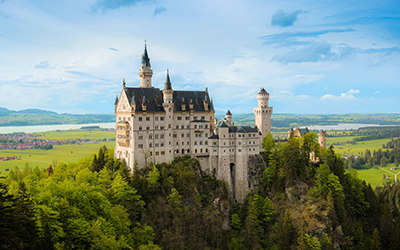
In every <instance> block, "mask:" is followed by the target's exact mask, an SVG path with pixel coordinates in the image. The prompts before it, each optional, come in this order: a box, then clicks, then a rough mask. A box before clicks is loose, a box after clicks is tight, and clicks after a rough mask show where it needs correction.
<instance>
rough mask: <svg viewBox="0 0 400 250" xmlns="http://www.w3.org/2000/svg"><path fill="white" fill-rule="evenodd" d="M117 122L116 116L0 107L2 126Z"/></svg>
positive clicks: (0, 124)
mask: <svg viewBox="0 0 400 250" xmlns="http://www.w3.org/2000/svg"><path fill="white" fill-rule="evenodd" d="M95 122H115V116H114V114H67V113H63V114H58V113H56V112H54V111H48V110H41V109H24V110H19V111H16V110H9V109H7V108H2V107H0V126H29V125H50V124H82V123H95Z"/></svg>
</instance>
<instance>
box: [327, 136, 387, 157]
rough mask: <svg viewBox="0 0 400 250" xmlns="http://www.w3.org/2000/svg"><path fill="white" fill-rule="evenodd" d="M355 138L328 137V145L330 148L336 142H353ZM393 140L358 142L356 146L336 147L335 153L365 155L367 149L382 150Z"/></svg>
mask: <svg viewBox="0 0 400 250" xmlns="http://www.w3.org/2000/svg"><path fill="white" fill-rule="evenodd" d="M352 138H355V137H351V136H348V137H333V138H332V137H328V139H327V143H326V145H327V146H329V145H330V144H332V143H334V142H344V141H347V140H350V141H351V140H352ZM391 140H392V139H391V138H388V139H379V140H371V141H358V142H356V144H354V145H350V144H349V145H334V148H335V152H336V153H338V154H341V155H363V154H364V153H365V150H366V149H369V150H371V152H373V151H374V150H378V149H380V148H382V145H383V144H386V143H388V142H389V141H391Z"/></svg>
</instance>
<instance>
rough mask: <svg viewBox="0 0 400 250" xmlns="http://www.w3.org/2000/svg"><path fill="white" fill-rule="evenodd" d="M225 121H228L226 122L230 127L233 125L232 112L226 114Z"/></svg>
mask: <svg viewBox="0 0 400 250" xmlns="http://www.w3.org/2000/svg"><path fill="white" fill-rule="evenodd" d="M225 121H226V122H225V123H226V125H228V126H231V125H232V113H231V111H230V110H228V112H226V114H225Z"/></svg>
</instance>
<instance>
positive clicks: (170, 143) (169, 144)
mask: <svg viewBox="0 0 400 250" xmlns="http://www.w3.org/2000/svg"><path fill="white" fill-rule="evenodd" d="M168 144H169V145H171V142H169V143H168ZM170 153H171V151H170Z"/></svg>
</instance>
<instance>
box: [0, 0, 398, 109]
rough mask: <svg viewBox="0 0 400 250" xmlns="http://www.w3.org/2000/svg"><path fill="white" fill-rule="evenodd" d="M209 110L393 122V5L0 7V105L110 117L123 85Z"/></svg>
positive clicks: (136, 0) (5, 3)
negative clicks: (146, 85) (265, 102)
mask: <svg viewBox="0 0 400 250" xmlns="http://www.w3.org/2000/svg"><path fill="white" fill-rule="evenodd" d="M145 41H146V43H147V48H148V53H149V57H150V60H151V65H152V69H153V86H154V87H156V88H160V89H162V88H163V86H164V81H165V78H166V72H167V69H169V72H170V78H171V82H172V88H173V89H176V90H204V89H205V88H206V87H208V91H209V93H210V95H211V97H212V98H213V101H214V107H215V109H216V111H217V112H226V111H227V110H228V109H230V110H231V111H232V113H233V115H235V113H237V114H239V113H252V112H253V107H254V106H256V105H257V99H256V94H257V92H258V91H259V90H260V88H261V87H264V88H265V89H266V90H267V91H268V92H269V93H270V100H269V105H270V106H272V107H273V108H274V113H291V114H338V113H340V114H343V113H400V1H398V0H394V1H390V0H380V1H379V0H363V1H358V0H346V1H343V0H335V1H331V0H325V1H321V0H317V1H305V0H280V1H268V0H243V1H239V0H213V1H198V0H190V1H187V0H174V1H163V0H69V1H65V0H57V1H54V0H42V1H39V0H0V107H5V108H8V109H12V110H21V109H28V108H37V109H44V110H51V111H55V112H58V113H74V114H85V113H101V114H105V113H106V114H112V113H113V112H114V101H115V97H116V95H119V94H120V93H121V89H122V82H123V79H125V80H126V84H127V86H128V87H136V86H139V82H140V80H139V75H138V70H139V67H140V61H141V54H142V53H143V50H144V44H145Z"/></svg>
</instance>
